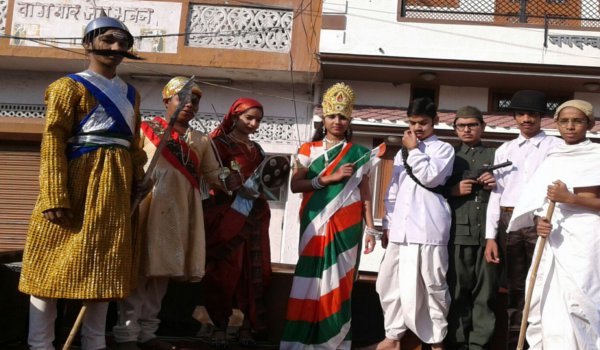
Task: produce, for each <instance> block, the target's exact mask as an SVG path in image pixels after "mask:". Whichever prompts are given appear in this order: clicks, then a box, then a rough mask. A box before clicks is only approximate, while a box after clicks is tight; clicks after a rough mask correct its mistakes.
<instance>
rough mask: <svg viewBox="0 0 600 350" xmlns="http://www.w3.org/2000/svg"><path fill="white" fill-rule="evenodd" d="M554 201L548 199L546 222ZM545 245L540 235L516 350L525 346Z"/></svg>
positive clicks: (544, 239) (550, 215) (549, 216)
mask: <svg viewBox="0 0 600 350" xmlns="http://www.w3.org/2000/svg"><path fill="white" fill-rule="evenodd" d="M555 206H556V203H554V202H552V201H550V205H548V211H547V212H546V219H547V220H548V222H550V221H552V215H553V214H554V207H555ZM545 246H546V237H540V244H539V245H538V248H537V251H536V254H535V260H534V261H533V265H532V269H531V274H530V275H529V286H528V288H527V296H526V297H525V306H523V318H521V330H520V331H519V342H518V343H517V350H523V347H524V346H525V331H526V330H527V318H528V317H529V307H530V305H531V296H532V295H533V286H534V285H535V278H536V276H537V272H538V268H539V267H540V261H541V260H542V254H543V253H544V247H545Z"/></svg>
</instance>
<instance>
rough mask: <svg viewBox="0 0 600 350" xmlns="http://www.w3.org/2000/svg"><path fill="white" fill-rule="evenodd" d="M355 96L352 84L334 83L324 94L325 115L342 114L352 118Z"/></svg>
mask: <svg viewBox="0 0 600 350" xmlns="http://www.w3.org/2000/svg"><path fill="white" fill-rule="evenodd" d="M354 98H355V97H354V90H352V88H351V87H350V86H348V85H346V84H344V83H337V84H335V85H333V86H332V87H330V88H329V89H327V91H326V92H325V94H324V95H323V116H324V117H326V116H328V115H332V114H341V115H343V116H344V117H346V118H348V119H351V118H352V109H353V108H354Z"/></svg>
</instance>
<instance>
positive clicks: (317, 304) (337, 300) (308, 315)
mask: <svg viewBox="0 0 600 350" xmlns="http://www.w3.org/2000/svg"><path fill="white" fill-rule="evenodd" d="M353 283H354V269H351V270H350V271H348V273H346V276H344V277H343V278H342V279H340V285H339V286H338V288H336V289H334V290H332V291H331V292H329V293H327V294H325V295H323V296H322V297H321V298H320V299H319V300H306V299H294V298H290V299H289V302H288V311H287V317H286V319H287V320H289V321H306V322H319V321H322V320H324V319H326V318H327V317H329V316H331V315H333V314H335V313H336V312H338V311H339V310H340V309H341V308H342V304H343V303H344V301H346V300H348V299H349V298H350V293H351V291H352V284H353Z"/></svg>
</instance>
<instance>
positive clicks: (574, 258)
mask: <svg viewBox="0 0 600 350" xmlns="http://www.w3.org/2000/svg"><path fill="white" fill-rule="evenodd" d="M565 207H566V208H559V209H557V212H556V214H555V219H556V220H557V222H561V225H562V226H559V227H557V228H555V229H554V230H553V231H552V233H551V239H550V240H549V242H548V243H547V245H546V247H545V249H544V254H543V255H542V260H541V262H540V267H539V270H538V273H537V275H536V279H535V284H534V288H533V294H532V298H531V307H530V311H529V318H528V323H529V326H528V328H527V342H528V343H529V346H530V349H532V350H541V349H543V350H553V349H556V350H559V349H560V350H563V349H573V350H579V349H586V350H587V349H600V334H599V331H600V305H598V304H596V302H597V300H599V299H598V291H599V289H600V286H599V285H598V282H597V281H598V274H599V272H598V271H597V269H598V266H597V265H598V264H597V263H596V262H594V260H593V259H595V260H596V261H597V257H596V256H595V255H594V254H595V253H594V252H596V253H597V252H598V249H600V240H599V239H598V238H597V237H594V236H593V235H595V234H596V232H597V227H598V226H599V225H600V221H599V220H598V217H597V215H593V214H592V215H590V214H589V213H587V212H579V213H574V212H572V211H570V210H569V207H567V206H565ZM561 209H562V210H561ZM573 216H576V217H577V220H576V221H573V220H570V221H567V220H565V218H568V217H570V218H573ZM553 221H554V220H553ZM586 221H587V222H586ZM554 225H556V223H555V224H554ZM574 225H576V226H578V228H577V227H574ZM569 228H571V229H576V231H575V232H574V233H573V232H569V231H568V230H567V229H569ZM575 236H580V237H581V238H579V239H577V238H575ZM578 241H579V242H578ZM578 243H579V244H578ZM538 245H539V242H538ZM536 249H537V248H536ZM530 273H531V271H530ZM529 277H530V276H529ZM529 277H528V280H529ZM594 292H595V295H594Z"/></svg>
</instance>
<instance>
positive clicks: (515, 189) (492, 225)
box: [485, 131, 564, 239]
mask: <svg viewBox="0 0 600 350" xmlns="http://www.w3.org/2000/svg"><path fill="white" fill-rule="evenodd" d="M563 144H564V141H563V140H561V139H559V138H557V137H554V136H547V135H546V133H545V132H543V131H541V132H540V133H538V134H537V135H535V136H534V137H532V138H529V139H527V138H525V137H524V136H523V135H519V137H517V138H516V139H514V140H512V141H508V142H505V143H503V144H502V146H500V147H499V148H498V149H497V150H496V155H495V156H494V164H500V163H504V162H506V161H508V160H510V161H511V162H512V163H513V164H512V166H508V167H504V168H500V169H497V170H495V171H494V177H495V178H496V188H494V190H493V191H492V193H491V194H490V199H489V201H488V207H487V213H486V224H485V238H487V239H495V238H496V234H497V232H498V221H499V220H500V207H514V206H515V204H516V203H517V199H518V198H519V196H520V194H521V193H522V192H523V191H524V190H525V188H526V187H527V184H528V183H529V179H531V176H533V173H534V172H535V171H536V170H537V168H538V167H539V166H540V164H541V163H542V161H543V160H544V159H545V158H546V156H547V155H548V152H550V151H551V150H552V149H553V148H555V147H556V146H559V145H563ZM532 225H533V223H531V224H530V225H528V226H532Z"/></svg>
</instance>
